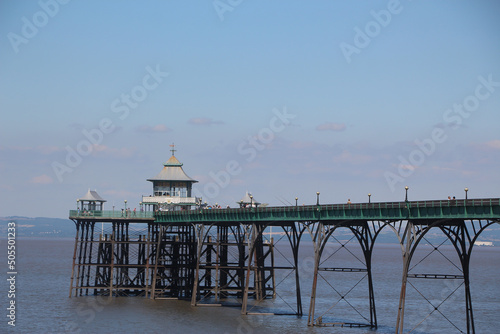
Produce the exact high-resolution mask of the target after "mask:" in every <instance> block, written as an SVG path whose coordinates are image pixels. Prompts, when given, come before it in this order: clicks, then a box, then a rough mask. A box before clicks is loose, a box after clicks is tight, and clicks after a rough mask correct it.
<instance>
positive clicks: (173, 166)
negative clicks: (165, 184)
mask: <svg viewBox="0 0 500 334" xmlns="http://www.w3.org/2000/svg"><path fill="white" fill-rule="evenodd" d="M147 181H151V182H153V181H185V182H193V183H194V182H198V181H197V180H194V179H192V178H190V177H189V176H188V175H187V174H186V173H185V172H184V170H183V169H182V163H180V162H179V160H177V158H176V157H175V156H174V155H172V156H171V157H170V159H168V161H167V162H165V163H164V164H163V169H162V170H161V171H160V173H158V174H157V175H156V176H155V177H152V178H150V179H147Z"/></svg>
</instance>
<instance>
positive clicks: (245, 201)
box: [237, 191, 260, 205]
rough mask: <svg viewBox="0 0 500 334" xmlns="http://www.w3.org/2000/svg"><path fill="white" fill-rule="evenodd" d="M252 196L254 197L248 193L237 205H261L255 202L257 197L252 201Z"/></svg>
mask: <svg viewBox="0 0 500 334" xmlns="http://www.w3.org/2000/svg"><path fill="white" fill-rule="evenodd" d="M250 196H252V194H251V193H249V192H248V191H247V192H246V194H245V196H243V198H242V199H241V201H239V202H237V203H243V204H250V203H253V204H255V205H259V204H260V202H257V201H256V200H255V197H254V198H253V199H251V198H250Z"/></svg>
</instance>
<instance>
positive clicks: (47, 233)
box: [0, 216, 500, 246]
mask: <svg viewBox="0 0 500 334" xmlns="http://www.w3.org/2000/svg"><path fill="white" fill-rule="evenodd" d="M11 221H14V222H15V223H16V237H38V238H39V237H50V238H54V237H60V238H74V237H75V232H76V230H75V224H74V223H73V221H71V220H69V219H61V218H46V217H36V218H30V217H21V216H11V217H0V236H1V237H2V238H4V237H6V236H7V223H8V222H11ZM279 232H281V231H279V230H278V231H277V229H275V230H274V232H273V234H279ZM336 236H337V237H341V238H342V239H346V240H349V239H350V238H352V233H351V232H350V231H349V230H347V229H339V230H338V231H337V232H336ZM303 239H304V240H306V239H307V240H310V237H309V236H308V235H304V237H303ZM426 239H427V240H428V241H430V242H435V241H438V240H439V243H440V242H442V240H443V234H442V233H441V232H440V231H439V230H438V229H433V230H431V231H429V233H428V234H427V235H426ZM478 241H483V242H492V243H493V245H495V246H500V224H493V225H491V226H490V227H488V228H487V229H486V230H485V231H483V233H481V235H480V237H479V239H478ZM377 242H381V243H397V238H396V236H395V235H394V232H392V231H391V230H390V229H388V228H387V229H384V230H383V231H382V232H381V233H380V235H379V236H378V238H377ZM424 243H425V242H424Z"/></svg>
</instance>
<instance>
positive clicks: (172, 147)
mask: <svg viewBox="0 0 500 334" xmlns="http://www.w3.org/2000/svg"><path fill="white" fill-rule="evenodd" d="M170 147H171V149H170V151H171V152H172V156H173V155H174V152H175V151H177V150H176V149H175V144H174V143H172V145H170Z"/></svg>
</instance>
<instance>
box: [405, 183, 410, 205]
mask: <svg viewBox="0 0 500 334" xmlns="http://www.w3.org/2000/svg"><path fill="white" fill-rule="evenodd" d="M408 189H410V188H408V186H405V190H406V194H405V202H408Z"/></svg>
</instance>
